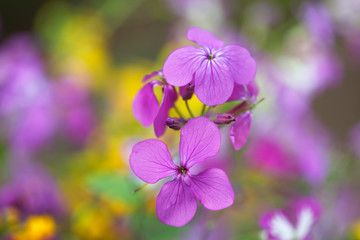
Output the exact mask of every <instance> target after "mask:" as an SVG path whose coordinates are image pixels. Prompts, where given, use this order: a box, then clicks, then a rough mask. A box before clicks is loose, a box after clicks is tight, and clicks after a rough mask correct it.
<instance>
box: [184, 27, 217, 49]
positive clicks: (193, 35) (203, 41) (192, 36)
mask: <svg viewBox="0 0 360 240" xmlns="http://www.w3.org/2000/svg"><path fill="white" fill-rule="evenodd" d="M186 37H187V38H188V39H189V40H190V41H193V42H195V43H196V44H198V45H201V46H205V47H209V48H215V49H219V48H222V47H223V46H224V42H223V41H221V40H219V39H217V37H215V35H214V34H212V33H211V32H209V31H207V30H205V29H201V28H197V27H192V28H189V30H188V31H187V33H186Z"/></svg>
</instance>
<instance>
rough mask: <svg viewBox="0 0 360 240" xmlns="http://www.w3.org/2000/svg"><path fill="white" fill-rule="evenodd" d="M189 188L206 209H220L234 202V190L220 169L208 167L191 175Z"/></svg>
mask: <svg viewBox="0 0 360 240" xmlns="http://www.w3.org/2000/svg"><path fill="white" fill-rule="evenodd" d="M190 188H191V190H192V192H193V193H194V195H195V197H196V198H197V199H198V200H199V201H200V202H201V204H202V205H204V207H206V208H207V209H210V210H220V209H224V208H227V207H229V206H231V205H232V204H233V203H234V199H235V195H234V190H233V189H232V186H231V183H230V181H229V178H228V177H227V175H226V173H225V172H224V171H223V170H221V169H218V168H210V169H207V170H205V171H203V172H201V173H199V174H197V175H194V176H191V177H190Z"/></svg>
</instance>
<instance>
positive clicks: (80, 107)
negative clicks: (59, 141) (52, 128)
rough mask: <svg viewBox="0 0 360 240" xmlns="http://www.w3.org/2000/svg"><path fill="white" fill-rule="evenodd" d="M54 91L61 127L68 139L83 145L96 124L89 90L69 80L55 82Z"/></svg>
mask: <svg viewBox="0 0 360 240" xmlns="http://www.w3.org/2000/svg"><path fill="white" fill-rule="evenodd" d="M54 92H55V99H56V103H55V104H56V106H57V109H58V111H59V114H60V116H59V119H60V121H59V125H60V126H59V128H60V129H61V130H62V133H63V134H65V136H66V137H67V138H68V139H70V140H72V141H73V142H74V143H76V144H78V145H83V144H84V143H85V142H86V140H87V139H88V137H89V135H90V133H91V132H92V130H93V129H94V128H95V125H96V118H95V112H94V110H93V108H92V106H91V103H90V100H89V96H88V94H87V92H86V91H85V89H82V88H81V87H80V86H77V85H75V84H74V83H73V82H71V81H69V80H62V81H60V82H58V83H55V84H54Z"/></svg>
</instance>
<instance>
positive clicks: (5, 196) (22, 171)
mask: <svg viewBox="0 0 360 240" xmlns="http://www.w3.org/2000/svg"><path fill="white" fill-rule="evenodd" d="M11 161H12V166H13V168H14V169H12V180H11V182H9V183H7V184H6V185H4V186H3V187H2V188H1V190H0V208H1V209H3V208H7V207H14V208H16V209H17V210H19V211H20V212H21V214H22V215H23V216H27V215H29V214H51V215H54V216H60V215H61V214H62V210H63V206H62V204H61V201H60V193H59V192H58V190H57V186H56V184H55V182H54V180H53V178H52V177H51V176H50V175H49V174H48V173H46V172H45V170H44V169H42V168H41V167H40V166H39V165H35V164H34V163H33V162H32V161H30V160H29V159H25V158H24V157H20V158H19V157H17V159H15V158H14V159H11Z"/></svg>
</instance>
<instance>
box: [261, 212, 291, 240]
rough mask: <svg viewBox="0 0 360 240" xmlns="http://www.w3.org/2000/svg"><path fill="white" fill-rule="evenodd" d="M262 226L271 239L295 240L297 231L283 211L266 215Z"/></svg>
mask: <svg viewBox="0 0 360 240" xmlns="http://www.w3.org/2000/svg"><path fill="white" fill-rule="evenodd" d="M260 226H261V227H262V228H263V229H265V230H266V232H267V234H268V237H269V239H274V240H293V239H294V237H295V229H294V227H293V226H292V224H291V223H290V221H289V219H288V218H287V217H286V216H285V214H284V213H283V212H282V211H273V212H268V213H266V214H264V215H263V216H262V217H261V220H260Z"/></svg>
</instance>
